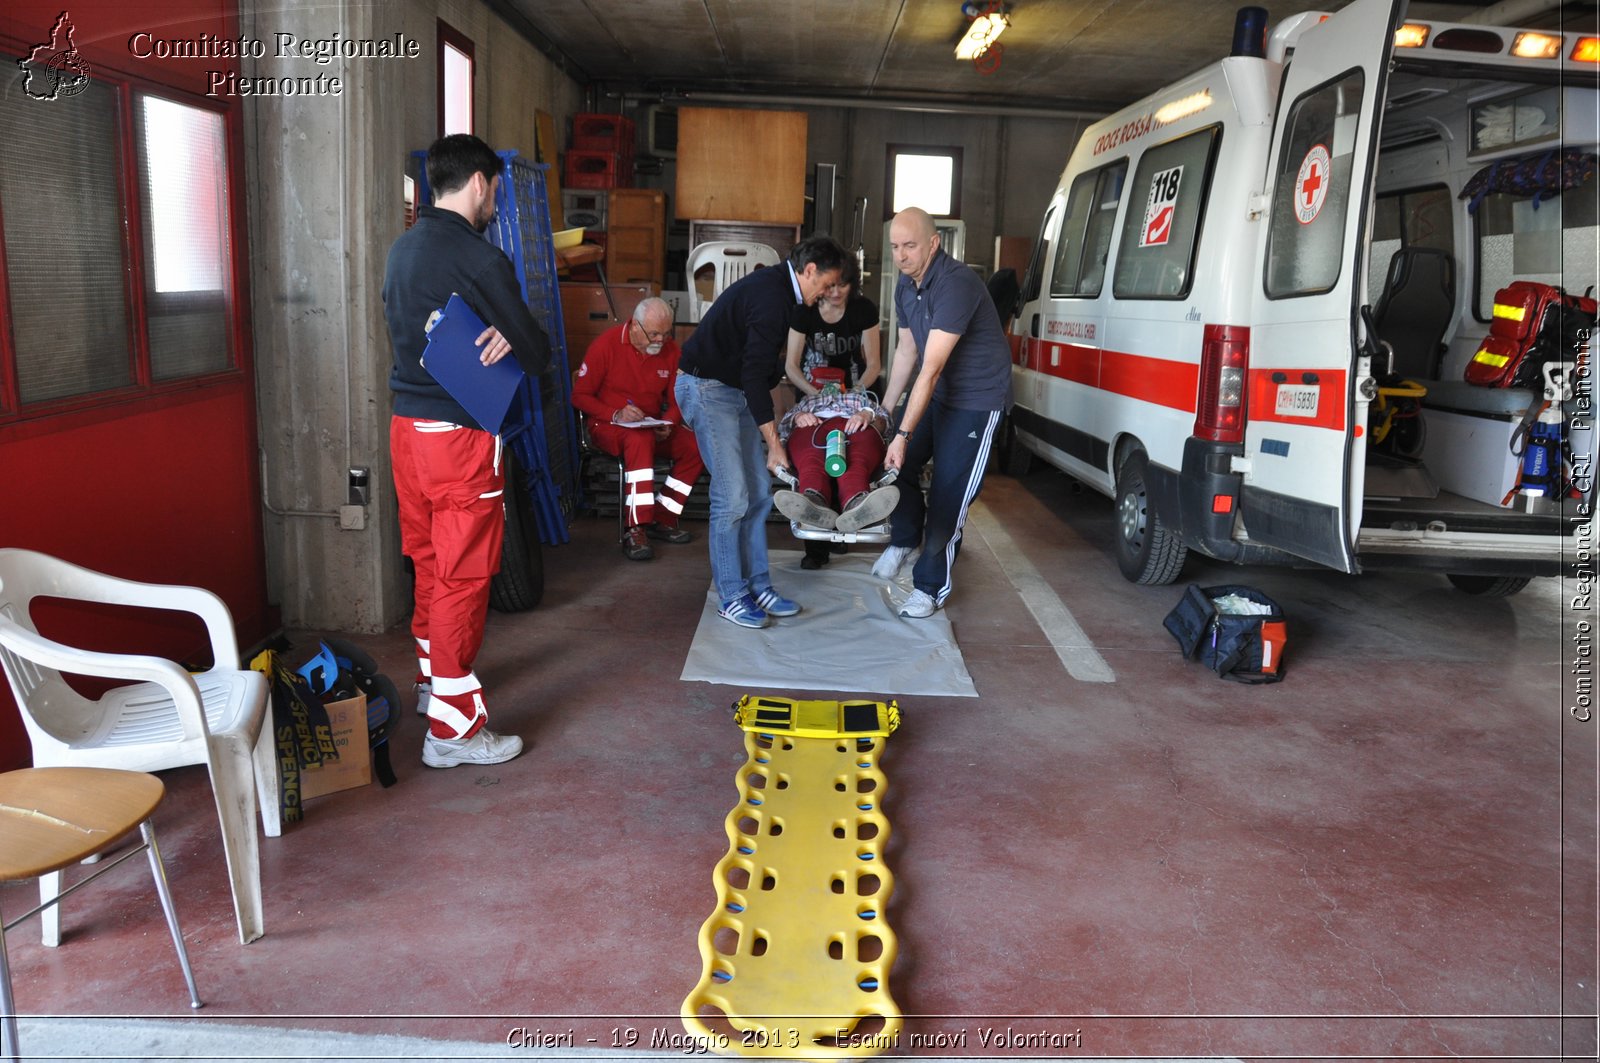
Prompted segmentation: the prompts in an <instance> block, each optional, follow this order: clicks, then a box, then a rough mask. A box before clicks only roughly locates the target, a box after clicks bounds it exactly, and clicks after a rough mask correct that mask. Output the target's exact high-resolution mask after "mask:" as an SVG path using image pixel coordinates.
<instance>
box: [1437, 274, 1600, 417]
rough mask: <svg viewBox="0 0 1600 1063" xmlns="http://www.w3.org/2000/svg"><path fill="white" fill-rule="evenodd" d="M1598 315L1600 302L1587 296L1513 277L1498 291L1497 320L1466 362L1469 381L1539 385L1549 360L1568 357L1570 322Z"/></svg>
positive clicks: (1582, 322)
mask: <svg viewBox="0 0 1600 1063" xmlns="http://www.w3.org/2000/svg"><path fill="white" fill-rule="evenodd" d="M1594 315H1595V301H1594V300H1593V299H1591V298H1589V297H1587V296H1578V295H1567V294H1566V293H1565V292H1563V291H1562V290H1561V289H1560V288H1557V287H1555V286H1553V285H1549V284H1539V283H1537V282H1534V281H1513V282H1512V283H1510V284H1508V285H1506V286H1505V287H1504V288H1501V289H1500V290H1499V291H1497V292H1495V293H1494V321H1493V323H1491V324H1490V326H1489V335H1487V336H1485V337H1484V339H1483V342H1482V343H1481V344H1479V346H1478V353H1476V354H1474V355H1473V356H1472V360H1471V361H1470V362H1468V363H1467V371H1466V374H1465V376H1466V381H1467V383H1469V384H1476V385H1478V386H1479V387H1485V388H1521V387H1531V388H1534V389H1536V390H1537V389H1539V388H1540V387H1542V386H1543V378H1542V377H1541V375H1540V373H1541V367H1542V366H1543V365H1544V363H1545V362H1547V361H1550V360H1551V359H1556V360H1561V359H1562V358H1564V357H1566V356H1567V352H1568V348H1569V346H1570V344H1569V343H1568V342H1567V338H1566V334H1567V333H1570V332H1572V331H1573V328H1572V327H1571V326H1572V325H1573V324H1574V323H1577V324H1579V325H1585V324H1586V325H1589V326H1592V325H1593V323H1594ZM1569 319H1571V320H1569Z"/></svg>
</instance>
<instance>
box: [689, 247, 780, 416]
mask: <svg viewBox="0 0 1600 1063" xmlns="http://www.w3.org/2000/svg"><path fill="white" fill-rule="evenodd" d="M794 293H795V282H794V275H793V273H792V272H791V271H790V269H789V264H788V263H787V262H785V263H781V264H779V265H776V266H768V267H766V268H764V269H758V270H756V271H755V272H753V273H750V274H747V275H746V276H745V277H743V278H741V279H740V280H737V281H735V282H734V283H732V284H730V285H729V286H728V287H727V289H726V290H724V291H723V293H722V294H721V295H719V296H717V298H716V301H715V302H713V303H712V304H711V308H710V309H709V310H707V311H706V316H705V317H703V318H701V319H700V325H699V327H698V328H696V329H695V330H694V335H692V336H690V337H689V338H688V339H687V340H686V341H684V344H683V357H682V358H681V359H680V360H679V361H678V368H679V369H682V370H683V371H684V372H685V373H689V374H691V375H693V376H701V377H709V378H711V379H712V380H719V381H721V382H722V383H724V384H726V385H728V386H729V387H730V388H739V389H741V390H743V391H744V401H745V404H746V405H748V406H749V407H750V415H751V416H752V417H754V418H755V419H756V424H757V425H763V424H766V423H767V422H768V421H770V420H772V389H773V388H774V387H776V386H777V384H778V381H779V380H781V379H782V378H783V355H784V349H785V347H786V346H787V345H788V342H789V319H790V317H791V316H792V315H793V314H794V311H795V308H796V307H798V306H799V305H800V301H799V300H798V299H796V298H795V294H794Z"/></svg>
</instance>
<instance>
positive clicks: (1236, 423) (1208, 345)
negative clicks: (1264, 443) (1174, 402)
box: [1194, 325, 1250, 443]
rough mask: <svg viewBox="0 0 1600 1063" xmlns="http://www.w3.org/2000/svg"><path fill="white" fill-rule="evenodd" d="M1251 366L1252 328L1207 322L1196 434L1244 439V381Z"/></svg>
mask: <svg viewBox="0 0 1600 1063" xmlns="http://www.w3.org/2000/svg"><path fill="white" fill-rule="evenodd" d="M1249 367H1250V330H1249V329H1248V328H1246V327H1244V326H1242V325H1207V326H1206V331H1205V338H1204V340H1203V341H1202V343H1201V346H1200V394H1199V399H1198V403H1197V405H1196V407H1195V415H1194V434H1195V437H1196V438H1197V439H1209V440H1211V441H1212V442H1213V443H1242V442H1244V417H1245V403H1244V384H1245V376H1246V372H1247V370H1248V369H1249Z"/></svg>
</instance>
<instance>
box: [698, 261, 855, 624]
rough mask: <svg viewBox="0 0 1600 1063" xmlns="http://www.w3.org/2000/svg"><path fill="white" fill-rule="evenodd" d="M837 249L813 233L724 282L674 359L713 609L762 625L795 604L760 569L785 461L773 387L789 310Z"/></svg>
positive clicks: (810, 293) (809, 296) (834, 267)
mask: <svg viewBox="0 0 1600 1063" xmlns="http://www.w3.org/2000/svg"><path fill="white" fill-rule="evenodd" d="M845 255H846V252H845V250H844V248H843V247H840V246H839V244H838V243H837V242H835V241H834V240H833V239H832V238H831V237H827V236H812V237H809V238H807V239H805V240H802V241H800V242H799V243H798V244H796V245H795V246H794V250H792V251H790V252H789V260H788V262H786V263H784V264H782V265H779V266H773V267H769V268H767V269H758V270H755V271H754V272H752V273H750V274H747V275H746V276H745V277H744V278H743V279H741V280H739V281H736V282H735V283H733V284H731V285H729V286H728V288H727V289H726V290H724V291H723V292H722V294H721V295H718V296H717V298H716V301H714V302H713V303H712V304H711V307H710V309H708V310H707V311H706V314H705V317H703V318H702V319H701V321H700V326H699V328H697V329H695V333H694V335H693V336H691V337H689V339H688V341H687V342H686V343H685V344H684V346H683V356H682V358H681V359H680V360H679V362H678V380H677V385H676V387H675V389H674V394H675V395H676V397H677V400H678V408H679V409H681V410H682V411H683V423H684V424H686V425H687V426H688V427H689V429H690V430H691V431H693V432H694V434H695V438H696V440H698V441H699V444H700V456H701V458H702V459H703V460H704V461H705V464H706V469H707V470H709V471H710V473H711V491H710V495H711V498H710V502H711V526H710V530H709V532H708V533H707V536H706V538H707V540H708V542H709V544H710V548H711V579H712V582H713V583H715V584H716V590H717V596H718V597H719V598H720V599H721V602H722V606H721V608H720V609H719V610H718V615H720V616H722V617H724V618H725V619H727V620H731V621H732V622H733V623H735V624H738V625H739V626H740V627H750V628H761V627H766V626H767V622H768V618H769V617H774V616H777V617H785V616H794V615H795V614H797V613H799V612H800V606H799V605H798V604H797V603H795V602H792V601H790V600H789V599H788V598H785V597H784V596H783V595H781V594H779V593H778V592H777V591H776V590H774V589H773V586H772V576H771V575H770V574H769V573H768V571H767V524H766V521H767V514H768V513H769V512H771V510H772V480H771V470H773V469H776V468H778V467H780V466H783V465H786V464H787V460H786V456H785V454H784V449H783V443H782V442H781V441H779V439H778V429H777V425H776V424H775V423H774V420H773V409H772V389H773V387H775V386H776V385H777V383H778V381H779V380H780V379H781V378H782V375H783V352H784V346H785V343H786V342H787V340H788V336H789V316H790V314H791V313H792V312H793V311H794V309H795V307H797V306H800V305H802V304H804V305H806V306H811V305H813V304H815V303H816V301H817V297H818V296H819V295H821V294H822V291H823V289H824V288H826V287H828V286H829V285H831V284H834V283H836V282H837V281H838V279H839V276H840V274H841V273H842V272H843V270H844V264H845ZM763 445H764V447H765V453H766V457H765V460H764V461H763V459H762V451H763Z"/></svg>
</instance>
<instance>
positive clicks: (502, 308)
mask: <svg viewBox="0 0 1600 1063" xmlns="http://www.w3.org/2000/svg"><path fill="white" fill-rule="evenodd" d="M452 292H454V293H458V294H459V295H460V296H461V298H462V299H464V300H466V303H467V305H468V306H470V307H472V310H473V312H474V313H476V314H477V315H478V316H479V317H481V318H482V319H483V320H484V321H485V322H487V323H488V324H490V325H493V326H494V327H495V328H497V329H499V330H500V334H501V335H503V336H504V337H505V338H506V340H507V342H509V343H510V344H511V353H512V354H513V355H514V356H515V357H516V359H517V361H518V363H520V364H521V366H522V368H523V370H524V371H525V372H527V373H529V374H531V375H533V376H538V375H539V374H540V373H542V372H544V370H545V367H546V366H548V365H549V364H550V341H549V339H548V338H547V337H546V336H545V334H544V330H543V329H541V328H540V327H539V323H538V322H537V321H535V320H534V319H533V315H532V314H530V313H529V312H528V305H527V304H526V303H524V302H523V301H522V288H521V286H520V285H519V284H518V283H517V274H516V271H515V270H514V269H513V268H512V266H511V260H510V259H508V258H506V256H505V253H504V252H503V251H501V250H500V249H499V248H498V247H495V246H494V245H493V244H491V243H490V242H489V241H487V240H485V239H484V238H483V235H482V234H481V233H479V232H478V231H477V230H476V229H474V228H473V227H472V226H471V225H470V224H469V223H468V222H467V219H466V218H463V217H462V216H461V215H459V214H457V213H456V212H455V211H453V210H441V209H439V208H438V207H423V208H422V210H421V211H420V212H419V213H418V216H417V221H416V224H415V225H413V226H412V227H411V228H409V229H407V230H406V231H405V233H403V234H402V235H401V237H400V239H398V240H396V241H395V242H394V246H393V247H392V248H390V249H389V264H388V268H387V270H386V272H385V274H384V279H383V316H384V319H385V320H386V321H387V322H388V323H389V340H390V343H391V345H392V346H393V347H394V369H393V370H392V371H391V372H390V373H389V390H391V391H393V392H394V412H395V413H396V414H397V415H398V416H401V417H419V418H423V419H426V420H436V421H450V422H452V423H454V424H460V425H466V426H467V427H469V428H482V427H483V426H482V425H480V424H478V422H477V421H475V420H473V418H472V415H471V414H469V413H467V411H466V410H464V409H462V408H461V404H460V403H458V402H456V400H455V399H453V398H451V397H450V393H449V392H447V391H445V389H444V388H442V387H440V386H439V384H438V382H437V381H435V380H434V379H433V377H432V376H431V375H430V374H429V373H428V371H427V370H426V369H424V368H423V367H422V351H423V349H424V348H425V347H427V345H428V334H427V332H426V331H425V329H426V326H427V324H428V317H429V316H430V315H431V314H432V313H433V312H434V311H435V310H438V309H441V308H442V307H443V306H444V304H445V303H447V302H449V301H450V295H451V293H452ZM496 427H498V426H496ZM489 431H493V429H489Z"/></svg>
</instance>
